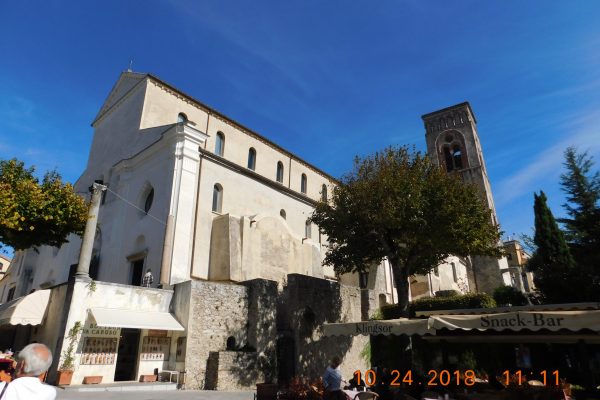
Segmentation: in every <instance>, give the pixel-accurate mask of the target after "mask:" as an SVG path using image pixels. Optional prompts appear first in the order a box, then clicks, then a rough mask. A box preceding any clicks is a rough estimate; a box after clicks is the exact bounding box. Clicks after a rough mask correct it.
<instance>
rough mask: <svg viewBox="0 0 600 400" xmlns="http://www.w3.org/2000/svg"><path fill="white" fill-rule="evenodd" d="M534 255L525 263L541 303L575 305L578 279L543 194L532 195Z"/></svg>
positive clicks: (568, 251) (579, 281) (578, 291)
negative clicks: (531, 275)
mask: <svg viewBox="0 0 600 400" xmlns="http://www.w3.org/2000/svg"><path fill="white" fill-rule="evenodd" d="M533 196H534V205H533V210H534V214H535V236H534V238H533V240H534V242H535V245H536V251H535V253H534V254H533V256H532V257H531V259H530V260H529V262H528V267H529V269H530V270H532V271H534V272H535V284H536V286H537V287H538V289H539V290H540V292H541V293H542V296H543V297H544V301H546V302H551V303H554V302H556V303H560V302H570V301H577V300H580V298H581V293H580V283H581V275H580V274H579V271H578V269H577V268H576V266H575V260H574V259H573V257H572V256H571V252H570V250H569V246H568V245H567V242H566V240H565V237H564V235H563V233H562V231H561V230H560V229H559V228H558V224H557V223H556V220H555V219H554V216H553V215H552V211H550V208H548V205H547V198H546V195H545V194H544V192H540V194H539V195H537V194H535V193H534V195H533Z"/></svg>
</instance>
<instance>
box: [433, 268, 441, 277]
mask: <svg viewBox="0 0 600 400" xmlns="http://www.w3.org/2000/svg"><path fill="white" fill-rule="evenodd" d="M433 274H434V275H435V276H440V269H439V267H435V268H434V269H433Z"/></svg>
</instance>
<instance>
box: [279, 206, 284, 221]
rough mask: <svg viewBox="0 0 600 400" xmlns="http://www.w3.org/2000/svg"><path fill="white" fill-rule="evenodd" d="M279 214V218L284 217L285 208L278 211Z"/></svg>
mask: <svg viewBox="0 0 600 400" xmlns="http://www.w3.org/2000/svg"><path fill="white" fill-rule="evenodd" d="M279 216H281V218H283V219H285V217H286V215H285V210H284V209H283V208H282V209H281V210H280V211H279Z"/></svg>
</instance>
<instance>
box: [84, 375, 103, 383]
mask: <svg viewBox="0 0 600 400" xmlns="http://www.w3.org/2000/svg"><path fill="white" fill-rule="evenodd" d="M101 382H102V375H97V376H96V375H94V376H86V377H84V378H83V384H84V385H97V384H98V383H101Z"/></svg>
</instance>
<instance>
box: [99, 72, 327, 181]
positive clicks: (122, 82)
mask: <svg viewBox="0 0 600 400" xmlns="http://www.w3.org/2000/svg"><path fill="white" fill-rule="evenodd" d="M144 79H151V80H153V81H155V82H157V83H159V84H161V85H163V86H166V87H167V88H169V89H170V90H172V91H173V92H175V93H177V94H178V95H180V96H182V97H184V98H186V99H187V100H189V101H191V102H193V103H195V104H196V105H198V106H199V107H200V108H203V109H204V110H205V111H206V112H208V113H209V114H212V115H215V116H217V117H219V118H221V119H223V120H226V121H228V122H229V123H231V124H233V125H235V126H237V127H238V128H240V129H242V130H243V131H245V132H246V133H249V134H250V135H252V136H254V137H256V138H257V139H259V140H261V141H264V142H266V143H268V144H269V145H271V146H273V147H274V148H276V149H277V150H279V151H281V152H282V153H284V154H287V155H289V156H290V157H292V158H293V159H295V160H296V161H299V162H301V163H303V164H305V165H306V166H307V167H309V168H312V169H313V170H315V171H316V172H318V173H319V174H321V175H323V176H324V177H326V178H328V179H330V180H331V181H333V182H335V183H337V182H338V180H337V179H336V178H334V177H333V176H331V175H330V174H328V173H327V172H325V171H323V170H321V169H319V168H317V167H315V166H314V165H312V164H310V163H309V162H307V161H304V160H303V159H302V158H300V157H298V156H297V155H295V154H294V153H292V152H290V151H289V150H286V149H284V148H283V147H281V146H279V145H278V144H276V143H274V142H273V141H271V140H269V139H268V138H266V137H265V136H263V135H261V134H260V133H257V132H256V131H254V130H252V129H250V128H248V127H246V126H244V125H242V124H241V123H239V122H237V121H235V120H233V119H232V118H230V117H228V116H226V115H225V114H223V113H221V112H219V111H217V110H216V109H214V108H212V107H210V106H208V105H206V104H205V103H203V102H201V101H200V100H198V99H196V98H194V97H192V96H190V95H189V94H187V93H185V92H183V91H181V90H179V89H178V88H176V87H175V86H173V85H171V84H170V83H168V82H166V81H164V80H162V79H160V78H159V77H157V76H156V75H153V74H150V73H140V72H132V71H124V72H122V73H121V76H120V77H119V79H118V80H117V82H116V83H115V85H114V86H113V88H112V89H111V91H110V93H109V95H108V97H107V98H106V100H105V101H104V104H103V105H102V107H101V108H100V111H99V112H98V114H97V115H96V117H95V118H94V121H92V124H91V125H92V126H94V124H95V123H96V122H97V121H98V120H99V119H100V118H102V117H103V116H104V114H106V113H107V112H108V111H109V110H110V109H111V108H112V107H113V106H114V105H116V103H118V102H119V100H121V99H122V98H123V97H124V96H126V95H127V93H129V92H130V91H131V90H133V88H134V87H135V86H137V85H138V84H139V83H140V82H142V81H143V80H144Z"/></svg>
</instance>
